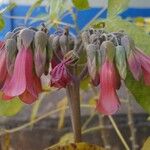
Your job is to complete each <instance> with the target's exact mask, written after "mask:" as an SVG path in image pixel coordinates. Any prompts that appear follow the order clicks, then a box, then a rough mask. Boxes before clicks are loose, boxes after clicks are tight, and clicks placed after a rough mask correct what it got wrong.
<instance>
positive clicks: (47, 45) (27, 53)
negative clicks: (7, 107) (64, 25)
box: [0, 27, 75, 104]
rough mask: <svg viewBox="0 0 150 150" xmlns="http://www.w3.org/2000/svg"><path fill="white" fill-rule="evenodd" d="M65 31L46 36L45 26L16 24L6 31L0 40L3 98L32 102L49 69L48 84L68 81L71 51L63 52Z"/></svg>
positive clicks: (66, 34)
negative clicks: (16, 26) (16, 25)
mask: <svg viewBox="0 0 150 150" xmlns="http://www.w3.org/2000/svg"><path fill="white" fill-rule="evenodd" d="M67 31H68V30H67V29H66V30H64V32H62V31H57V32H56V33H54V34H51V35H48V33H47V30H46V28H45V27H42V28H41V30H37V29H34V28H32V27H31V28H25V27H18V28H16V29H14V31H12V32H8V33H7V34H6V36H5V40H4V41H2V42H0V61H1V62H0V89H1V91H2V92H3V95H2V98H3V99H4V100H11V99H12V98H13V97H15V96H18V97H19V98H20V99H21V100H22V101H23V102H25V103H27V104H31V103H33V102H34V101H35V100H37V98H38V96H39V94H40V93H41V92H42V91H43V90H42V83H41V76H42V75H43V74H45V75H48V73H49V70H50V68H51V71H50V76H51V79H50V86H54V87H57V88H62V87H66V86H67V85H68V84H69V83H71V81H72V76H71V74H70V73H69V70H68V68H67V66H68V65H69V64H71V63H72V62H73V61H74V60H75V57H74V55H73V52H72V51H70V52H69V54H67V53H68V51H69V50H68V49H69V46H68V47H67V45H66V41H68V39H69V38H70V36H69V33H68V32H67ZM69 41H71V38H70V39H69ZM70 43H72V41H71V42H70ZM65 54H66V55H65ZM50 65H51V67H50Z"/></svg>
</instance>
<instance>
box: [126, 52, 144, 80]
mask: <svg viewBox="0 0 150 150" xmlns="http://www.w3.org/2000/svg"><path fill="white" fill-rule="evenodd" d="M128 64H129V69H130V71H131V73H132V75H133V77H134V78H135V79H136V80H140V78H141V76H142V69H141V64H140V61H139V58H138V57H137V56H136V53H135V52H134V51H133V52H132V53H131V54H130V56H129V57H128Z"/></svg>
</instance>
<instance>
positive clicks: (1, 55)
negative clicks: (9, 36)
mask: <svg viewBox="0 0 150 150" xmlns="http://www.w3.org/2000/svg"><path fill="white" fill-rule="evenodd" d="M6 77H7V69H6V49H5V43H4V42H0V89H1V88H2V87H3V85H4V82H5V80H6Z"/></svg>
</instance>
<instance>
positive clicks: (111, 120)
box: [108, 115, 130, 150]
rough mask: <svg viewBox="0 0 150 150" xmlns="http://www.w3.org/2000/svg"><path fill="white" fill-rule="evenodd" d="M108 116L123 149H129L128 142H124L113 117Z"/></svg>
mask: <svg viewBox="0 0 150 150" xmlns="http://www.w3.org/2000/svg"><path fill="white" fill-rule="evenodd" d="M108 118H109V120H110V122H111V123H112V125H113V127H114V129H115V131H116V133H117V135H118V137H119V138H120V140H121V142H122V144H123V145H124V147H125V149H126V150H130V148H129V146H128V144H127V143H126V141H125V139H124V137H123V136H122V134H121V132H120V131H119V128H118V127H117V124H116V122H115V121H114V119H113V117H112V116H110V115H109V116H108Z"/></svg>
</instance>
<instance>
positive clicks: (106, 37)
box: [0, 26, 150, 115]
mask: <svg viewBox="0 0 150 150" xmlns="http://www.w3.org/2000/svg"><path fill="white" fill-rule="evenodd" d="M84 50H85V51H84ZM81 51H82V52H86V56H85V57H86V65H85V68H86V67H87V68H88V73H89V75H90V77H91V83H92V84H93V85H94V86H98V85H99V88H100V96H99V100H98V102H97V110H98V111H99V112H101V113H103V114H106V115H109V114H113V113H115V112H116V111H117V110H118V108H119V105H120V102H119V98H118V95H117V90H118V89H119V88H120V86H121V80H125V79H126V76H127V72H128V71H130V72H131V73H132V75H133V77H134V79H135V80H137V81H139V80H144V83H145V85H147V86H150V56H147V55H145V54H144V53H143V52H142V51H141V50H140V49H139V48H137V47H136V46H135V44H134V41H133V39H132V38H130V37H129V36H128V35H127V34H125V33H124V32H123V31H119V32H112V33H110V32H106V31H105V30H104V29H101V30H94V29H89V30H86V31H83V32H82V34H81V36H79V37H76V38H73V37H72V36H70V35H69V31H68V28H65V29H64V30H58V31H56V32H55V33H54V34H51V35H49V34H48V30H47V29H46V28H45V27H44V26H43V27H42V28H41V29H40V30H37V29H34V28H32V27H30V28H25V27H19V28H17V29H15V30H14V31H12V32H9V33H7V34H6V36H5V40H4V41H2V42H0V89H1V91H2V92H3V99H5V100H11V99H12V98H13V97H15V96H18V97H19V98H20V99H21V100H22V101H23V102H25V103H27V104H30V103H33V102H34V101H35V100H36V99H37V98H38V95H39V94H40V93H41V92H42V91H43V89H42V83H41V76H42V75H43V74H45V75H48V74H50V83H49V84H50V86H53V87H55V88H66V87H67V86H68V85H69V84H72V83H74V82H77V81H80V80H81V79H82V78H83V76H84V74H85V72H84V71H81V70H80V71H81V72H80V74H79V73H74V71H73V70H74V69H73V68H75V67H74V66H76V65H75V64H76V63H77V60H78V59H79V56H80V52H81ZM78 55H79V56H78ZM80 60H81V59H80ZM72 67H73V68H72ZM83 70H84V69H83ZM85 70H86V69H85ZM77 72H79V70H78V71H77Z"/></svg>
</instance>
